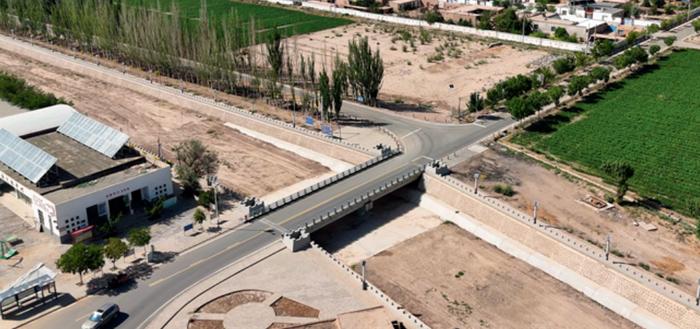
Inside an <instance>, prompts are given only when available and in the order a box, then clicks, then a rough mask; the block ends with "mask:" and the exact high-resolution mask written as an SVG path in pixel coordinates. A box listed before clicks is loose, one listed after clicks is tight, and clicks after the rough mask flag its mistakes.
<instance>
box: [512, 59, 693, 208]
mask: <svg viewBox="0 0 700 329" xmlns="http://www.w3.org/2000/svg"><path fill="white" fill-rule="evenodd" d="M513 141H514V142H515V143H518V144H522V145H525V146H528V147H530V148H532V149H534V150H536V151H538V152H542V153H545V154H548V155H550V156H554V157H556V158H558V159H559V160H562V161H564V162H567V163H570V164H572V165H573V166H574V167H576V168H578V169H580V170H582V171H585V172H589V173H593V174H596V175H600V173H601V172H600V170H599V168H600V166H601V164H602V163H603V162H604V161H606V160H616V159H621V160H625V161H627V162H629V163H630V164H631V165H632V167H633V168H634V170H635V175H634V177H633V178H632V179H631V180H630V186H631V187H632V189H633V190H634V191H636V192H638V193H639V194H640V195H642V196H643V197H647V198H651V199H655V200H658V201H661V202H662V203H664V204H666V205H668V206H671V207H673V208H675V209H678V210H681V211H684V212H685V211H686V210H687V205H688V201H689V200H691V199H696V198H700V52H698V51H679V52H676V53H674V54H672V55H671V56H669V57H668V58H665V59H662V60H660V61H659V62H658V65H655V66H652V67H650V68H648V69H645V72H643V73H640V74H636V75H634V76H632V77H630V78H628V79H626V80H624V81H623V82H622V83H617V84H613V85H611V86H610V88H608V89H607V90H606V91H604V92H600V93H598V94H596V95H593V96H591V97H589V98H588V99H586V100H584V101H582V102H580V103H578V104H576V106H574V107H573V108H570V109H567V110H565V111H562V112H560V113H559V114H557V115H553V116H550V117H548V118H545V119H544V120H542V121H540V122H538V123H535V124H533V125H531V126H530V127H528V128H527V129H526V130H525V132H523V133H521V134H519V135H517V136H515V137H514V139H513Z"/></svg>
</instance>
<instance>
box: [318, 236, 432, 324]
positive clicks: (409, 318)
mask: <svg viewBox="0 0 700 329" xmlns="http://www.w3.org/2000/svg"><path fill="white" fill-rule="evenodd" d="M310 244H311V247H312V248H314V249H316V250H318V251H320V252H321V254H323V255H325V256H326V258H328V259H329V260H330V261H331V262H332V263H333V264H335V265H336V266H338V267H339V268H340V269H341V270H343V271H344V272H345V273H347V274H349V275H350V276H351V277H352V278H353V279H355V280H356V281H357V282H358V283H359V284H360V286H361V285H362V284H364V285H365V286H366V287H367V291H369V292H371V293H372V294H373V295H374V297H376V298H377V299H379V301H381V302H382V304H384V305H385V306H386V307H389V308H391V310H392V311H394V313H396V314H399V315H401V317H403V319H404V321H405V322H407V323H410V324H412V325H413V326H414V327H416V328H424V329H430V327H429V326H428V325H427V324H425V322H423V321H421V320H420V319H418V318H417V317H416V316H415V315H413V314H411V312H409V311H407V310H406V308H405V307H403V306H401V304H399V303H397V302H396V301H394V300H393V299H392V298H391V297H389V296H388V295H387V294H385V293H384V292H383V291H382V290H381V289H379V288H377V286H375V285H373V284H372V283H370V282H369V281H367V280H366V279H365V280H363V279H362V276H360V275H359V274H357V272H355V271H353V270H352V269H351V268H350V267H348V266H347V265H345V264H344V263H343V262H341V261H340V260H339V259H338V258H336V257H335V256H333V254H331V253H329V252H328V251H326V250H324V249H323V248H322V247H321V246H319V245H318V244H317V243H316V242H314V241H311V242H310Z"/></svg>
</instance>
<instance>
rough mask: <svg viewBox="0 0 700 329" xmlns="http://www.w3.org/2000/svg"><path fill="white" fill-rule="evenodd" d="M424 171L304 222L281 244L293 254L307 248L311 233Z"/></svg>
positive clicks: (286, 234)
mask: <svg viewBox="0 0 700 329" xmlns="http://www.w3.org/2000/svg"><path fill="white" fill-rule="evenodd" d="M424 170H425V167H421V168H417V169H413V170H411V171H410V172H408V173H404V174H400V175H399V176H396V177H395V178H393V179H391V180H388V181H385V182H383V183H382V184H381V186H379V187H377V188H375V189H373V190H371V191H369V192H368V193H365V194H363V195H361V196H358V197H354V198H352V199H350V200H349V201H347V202H346V203H344V204H342V205H341V206H339V207H337V208H335V209H333V210H331V211H328V212H327V213H325V214H323V215H321V216H318V217H316V218H313V219H311V220H310V221H308V222H306V224H305V225H304V226H302V227H299V228H297V229H296V230H294V231H291V232H289V233H285V234H284V235H283V236H282V242H283V243H284V245H285V246H287V248H289V249H290V250H292V251H293V252H296V251H299V250H302V249H305V248H307V247H308V246H309V244H310V242H311V233H313V232H315V231H318V230H320V229H321V228H323V227H325V226H327V225H329V224H331V223H333V222H335V221H336V220H338V219H340V218H343V217H344V216H346V215H348V214H350V213H352V212H354V211H356V210H359V209H363V208H368V207H371V205H372V203H373V202H374V201H376V200H378V199H380V198H382V197H383V196H385V195H387V194H389V193H391V192H394V191H396V190H398V189H399V188H401V187H404V186H406V185H407V184H409V183H411V182H413V181H415V180H417V179H418V178H420V177H421V175H422V174H423V172H424Z"/></svg>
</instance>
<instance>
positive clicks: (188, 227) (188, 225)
mask: <svg viewBox="0 0 700 329" xmlns="http://www.w3.org/2000/svg"><path fill="white" fill-rule="evenodd" d="M193 228H194V224H187V225H185V226H183V227H182V230H183V231H185V232H187V231H189V230H191V229H193Z"/></svg>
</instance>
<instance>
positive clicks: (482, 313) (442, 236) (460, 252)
mask: <svg viewBox="0 0 700 329" xmlns="http://www.w3.org/2000/svg"><path fill="white" fill-rule="evenodd" d="M367 268H368V271H369V274H368V279H369V281H370V282H372V283H374V284H375V285H377V286H379V288H380V289H382V290H383V291H384V292H386V293H387V294H388V295H389V296H391V297H392V298H393V299H394V300H396V301H397V302H399V303H400V304H402V305H404V306H405V307H406V309H408V310H409V311H411V312H412V313H413V314H415V315H416V316H419V317H420V318H421V319H422V320H423V321H424V322H425V323H426V324H428V325H429V326H431V327H432V328H434V329H442V328H444V329H447V328H449V329H452V328H518V329H522V328H537V329H543V328H567V329H589V328H599V329H602V328H637V327H636V326H635V325H634V324H632V323H631V322H629V321H627V320H625V319H624V318H622V317H620V316H619V315H617V314H615V313H613V312H612V311H610V310H608V309H605V308H604V307H602V306H601V305H599V304H597V303H595V302H593V301H591V300H590V299H588V298H587V297H585V296H584V295H583V294H581V293H579V292H577V291H575V290H574V289H572V288H571V287H569V286H567V285H566V284H564V283H561V282H560V281H557V280H556V279H554V278H552V277H550V276H548V275H547V274H545V273H544V272H542V271H540V270H538V269H536V268H533V267H532V266H530V265H528V264H526V263H524V262H522V261H520V260H517V259H515V258H513V257H511V256H509V255H507V254H505V253H503V252H501V251H500V250H498V249H497V248H496V247H493V246H491V245H490V244H488V243H486V242H484V241H482V240H481V239H479V238H477V237H475V236H473V235H471V234H469V233H468V232H466V231H464V230H462V229H460V228H459V227H457V226H455V225H452V224H443V225H440V226H438V227H437V228H435V229H433V230H431V231H429V232H426V233H423V234H421V235H419V236H417V237H415V238H413V239H410V240H407V241H404V242H402V243H400V244H399V245H397V246H395V247H393V248H391V249H389V250H386V251H384V252H382V253H380V254H378V255H376V256H374V257H372V258H371V259H369V261H368V265H367Z"/></svg>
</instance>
